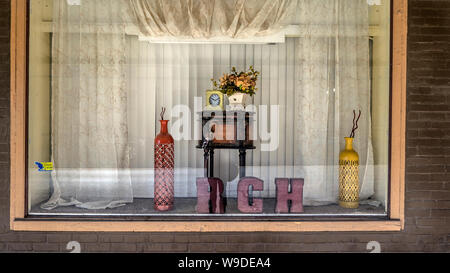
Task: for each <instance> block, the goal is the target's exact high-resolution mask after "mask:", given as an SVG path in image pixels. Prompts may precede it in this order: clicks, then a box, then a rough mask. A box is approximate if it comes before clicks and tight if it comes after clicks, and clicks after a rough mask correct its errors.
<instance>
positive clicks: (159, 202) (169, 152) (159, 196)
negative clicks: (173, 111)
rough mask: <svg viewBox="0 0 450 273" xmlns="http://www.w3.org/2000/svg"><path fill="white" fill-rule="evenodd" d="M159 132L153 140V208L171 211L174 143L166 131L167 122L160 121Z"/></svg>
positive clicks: (173, 197)
mask: <svg viewBox="0 0 450 273" xmlns="http://www.w3.org/2000/svg"><path fill="white" fill-rule="evenodd" d="M160 122H161V131H160V133H159V134H158V135H157V136H156V138H155V192H154V208H155V210H158V211H168V210H171V209H173V204H174V199H175V196H174V167H175V164H174V141H173V138H172V136H171V135H170V134H169V132H168V130H167V124H168V123H169V121H168V120H160Z"/></svg>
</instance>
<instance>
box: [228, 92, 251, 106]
mask: <svg viewBox="0 0 450 273" xmlns="http://www.w3.org/2000/svg"><path fill="white" fill-rule="evenodd" d="M228 101H229V105H230V109H231V110H244V109H245V107H246V106H247V104H248V102H249V101H250V95H249V94H245V93H234V94H233V95H232V96H229V97H228Z"/></svg>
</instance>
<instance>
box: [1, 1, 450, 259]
mask: <svg viewBox="0 0 450 273" xmlns="http://www.w3.org/2000/svg"><path fill="white" fill-rule="evenodd" d="M409 6H410V7H409V12H410V16H409V27H410V33H409V42H408V46H409V50H408V58H409V63H408V96H407V104H408V113H407V115H408V117H407V151H406V156H407V162H406V163H407V167H406V228H405V230H404V231H403V232H388V233H376V232H370V233H352V232H344V233H331V232H326V233H298V234H290V233H255V234H240V233H225V234H224V233H217V234H198V233H177V234H174V233H171V234H163V233H142V234H141V233H137V234H136V233H133V234H130V233H57V232H51V233H42V232H11V231H9V24H10V22H9V19H10V1H9V0H0V252H2V251H35V252H43V251H44V252H48V251H67V250H66V244H67V242H69V241H72V240H75V241H78V242H80V243H81V247H82V251H85V252H88V251H96V252H98V251H121V252H129V251H132V252H134V251H139V252H143V251H145V252H164V251H167V252H180V251H182V252H186V251H189V252H200V251H201V252H214V251H216V252H253V251H254V252H258V251H271V252H303V251H316V252H328V251H333V252H335V251H345V252H350V251H351V252H353V251H355V252H365V251H366V244H367V242H369V241H372V240H375V241H379V242H380V243H381V248H382V251H393V252H395V251H402V252H404V251H433V252H436V251H446V252H449V251H450V232H449V231H450V173H449V171H450V153H449V151H450V107H449V105H450V0H441V1H438V0H428V1H426V0H423V1H419V0H410V1H409Z"/></svg>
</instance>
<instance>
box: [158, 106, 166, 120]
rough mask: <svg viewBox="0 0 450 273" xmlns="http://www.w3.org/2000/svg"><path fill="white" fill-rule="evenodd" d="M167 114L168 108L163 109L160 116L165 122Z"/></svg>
mask: <svg viewBox="0 0 450 273" xmlns="http://www.w3.org/2000/svg"><path fill="white" fill-rule="evenodd" d="M165 113H166V107H163V108H162V111H161V114H159V115H160V117H161V120H164V114H165Z"/></svg>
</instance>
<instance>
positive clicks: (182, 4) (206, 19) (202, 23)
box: [128, 0, 298, 39]
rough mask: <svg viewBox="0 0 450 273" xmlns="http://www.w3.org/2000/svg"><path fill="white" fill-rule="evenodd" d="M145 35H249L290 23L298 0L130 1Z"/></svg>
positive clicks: (194, 36) (270, 30)
mask: <svg viewBox="0 0 450 273" xmlns="http://www.w3.org/2000/svg"><path fill="white" fill-rule="evenodd" d="M128 3H129V9H130V15H131V16H132V17H133V21H134V22H135V23H136V25H137V28H138V31H139V36H141V37H176V38H206V39H208V38H212V37H229V38H249V37H257V36H267V35H271V34H273V33H275V32H277V31H280V30H281V29H283V28H284V27H286V26H287V25H288V21H289V20H290V18H291V17H292V16H293V15H294V14H295V10H296V7H297V4H298V0H128Z"/></svg>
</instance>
